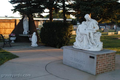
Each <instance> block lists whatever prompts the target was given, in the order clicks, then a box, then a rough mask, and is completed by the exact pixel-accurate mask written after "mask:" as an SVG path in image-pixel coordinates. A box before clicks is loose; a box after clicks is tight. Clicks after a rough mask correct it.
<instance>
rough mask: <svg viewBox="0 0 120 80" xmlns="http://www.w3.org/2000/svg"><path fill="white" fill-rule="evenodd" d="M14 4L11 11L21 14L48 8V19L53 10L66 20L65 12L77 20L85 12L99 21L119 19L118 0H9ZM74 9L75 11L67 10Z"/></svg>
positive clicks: (119, 5) (80, 18)
mask: <svg viewBox="0 0 120 80" xmlns="http://www.w3.org/2000/svg"><path fill="white" fill-rule="evenodd" d="M10 3H11V4H13V5H14V9H13V11H14V12H16V11H19V12H20V13H21V14H22V15H28V17H29V16H30V15H34V14H38V16H40V14H41V13H43V12H44V10H45V9H49V18H50V21H52V20H53V12H55V13H57V12H59V10H62V11H63V13H62V14H63V19H64V22H65V21H66V16H65V14H72V15H75V16H76V17H77V20H79V21H82V20H84V15H85V14H91V16H92V18H94V19H96V20H97V21H99V22H102V21H106V20H111V21H118V20H119V19H120V9H119V7H120V3H119V2H118V0H10ZM70 10H74V11H75V12H69V11H70Z"/></svg>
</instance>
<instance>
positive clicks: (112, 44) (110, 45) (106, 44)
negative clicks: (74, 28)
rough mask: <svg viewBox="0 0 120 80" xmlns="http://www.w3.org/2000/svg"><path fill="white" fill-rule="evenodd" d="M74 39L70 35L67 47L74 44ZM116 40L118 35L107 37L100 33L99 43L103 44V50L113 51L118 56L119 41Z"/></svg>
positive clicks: (119, 51) (119, 36) (105, 34)
mask: <svg viewBox="0 0 120 80" xmlns="http://www.w3.org/2000/svg"><path fill="white" fill-rule="evenodd" d="M75 37H76V36H75V35H72V37H71V40H70V42H69V45H73V43H74V42H75ZM118 38H120V35H117V34H115V35H112V36H108V35H107V33H106V32H105V33H104V32H102V36H101V42H103V48H104V49H110V50H115V51H117V52H116V53H117V54H120V39H118Z"/></svg>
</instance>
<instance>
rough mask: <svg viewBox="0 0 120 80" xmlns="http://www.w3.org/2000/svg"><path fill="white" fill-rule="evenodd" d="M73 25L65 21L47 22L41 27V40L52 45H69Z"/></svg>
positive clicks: (58, 46)
mask: <svg viewBox="0 0 120 80" xmlns="http://www.w3.org/2000/svg"><path fill="white" fill-rule="evenodd" d="M72 30H73V26H72V25H71V24H69V23H63V22H47V23H44V24H43V27H42V28H41V33H40V37H41V42H42V43H44V44H46V45H48V46H52V47H57V48H60V47H62V46H64V45H67V44H68V43H69V41H70V37H71V35H72V33H71V31H72Z"/></svg>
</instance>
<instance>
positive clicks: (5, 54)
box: [0, 48, 18, 65]
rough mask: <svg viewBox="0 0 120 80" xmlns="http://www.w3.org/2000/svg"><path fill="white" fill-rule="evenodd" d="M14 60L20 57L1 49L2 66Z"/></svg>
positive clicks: (0, 60)
mask: <svg viewBox="0 0 120 80" xmlns="http://www.w3.org/2000/svg"><path fill="white" fill-rule="evenodd" d="M14 58H18V56H16V55H14V54H12V53H10V52H7V51H5V50H3V49H1V48H0V65H2V64H3V63H5V62H7V61H9V60H11V59H14Z"/></svg>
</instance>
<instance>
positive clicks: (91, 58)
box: [63, 46, 115, 75]
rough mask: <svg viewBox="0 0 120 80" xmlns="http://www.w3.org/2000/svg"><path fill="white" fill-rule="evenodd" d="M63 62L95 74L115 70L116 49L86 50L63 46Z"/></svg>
mask: <svg viewBox="0 0 120 80" xmlns="http://www.w3.org/2000/svg"><path fill="white" fill-rule="evenodd" d="M63 64H66V65H68V66H71V67H74V68H77V69H79V70H82V71H85V72H88V73H91V74H93V75H96V74H100V73H104V72H108V71H113V70H115V51H112V50H105V49H104V50H102V51H86V50H80V49H75V48H73V47H72V46H64V47H63Z"/></svg>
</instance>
